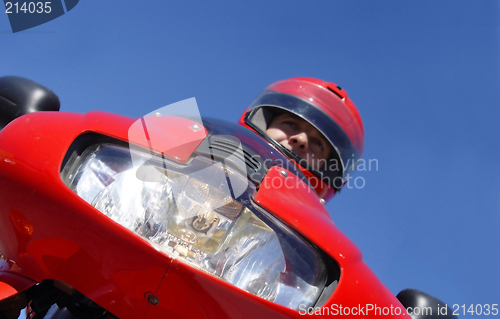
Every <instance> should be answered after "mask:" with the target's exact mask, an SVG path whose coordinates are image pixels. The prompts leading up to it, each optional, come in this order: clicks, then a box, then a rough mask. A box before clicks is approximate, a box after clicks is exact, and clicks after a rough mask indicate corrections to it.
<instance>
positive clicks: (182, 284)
mask: <svg viewBox="0 0 500 319" xmlns="http://www.w3.org/2000/svg"><path fill="white" fill-rule="evenodd" d="M149 120H151V121H152V122H151V123H149V124H151V125H149V124H148V125H146V127H147V132H146V130H143V131H141V127H142V129H143V128H144V126H142V124H141V125H139V126H138V127H135V128H133V129H132V131H131V130H130V128H131V126H132V124H133V123H134V122H135V120H134V119H131V118H128V117H124V116H119V115H114V114H110V113H105V112H90V113H88V114H84V115H82V114H71V113H57V112H43V113H33V114H28V115H25V116H22V117H20V118H18V119H16V120H15V121H13V122H11V123H10V124H9V125H8V126H6V127H5V129H3V130H2V131H0V202H1V203H2V205H1V206H0V254H1V255H0V284H1V286H0V293H2V294H3V295H5V296H8V295H10V294H12V293H14V290H17V291H20V290H23V289H25V288H27V287H29V286H30V285H32V284H33V283H34V282H42V281H43V280H47V279H53V280H57V281H60V282H63V283H66V284H68V285H69V286H71V287H73V288H75V289H76V290H78V291H79V292H81V293H83V294H84V295H85V296H87V297H88V298H90V299H91V300H93V301H94V302H96V303H97V304H98V305H100V306H101V307H103V308H105V309H106V310H108V311H110V312H111V313H113V314H114V315H116V316H118V317H119V318H124V319H127V318H130V319H135V318H158V317H174V318H228V319H229V318H256V317H258V318H303V316H304V314H305V313H304V312H298V311H295V310H291V309H289V308H286V307H283V306H280V305H278V304H275V303H272V302H270V301H267V300H264V299H261V298H259V297H256V296H255V295H253V294H250V293H247V292H245V291H243V290H241V289H239V288H237V287H235V286H233V285H231V284H229V283H227V282H225V281H223V280H220V279H218V278H215V277H214V276H212V275H210V274H208V273H206V272H204V271H201V270H199V269H196V268H194V267H192V266H191V265H189V264H187V263H185V262H182V261H181V260H180V259H174V258H173V257H169V256H168V255H167V254H165V253H163V252H161V251H159V250H157V249H155V248H154V247H153V246H152V245H151V244H149V243H148V242H146V241H145V240H143V239H141V238H140V237H139V236H138V235H136V234H135V233H133V232H131V231H129V230H127V229H126V228H124V227H122V226H121V225H119V224H118V223H116V222H114V221H113V220H111V219H110V218H108V217H107V216H105V215H104V214H103V213H101V212H99V211H98V210H96V209H95V208H94V207H92V206H91V205H89V204H88V203H87V202H85V201H84V200H83V199H81V198H80V197H79V196H78V195H77V194H75V193H74V192H73V191H71V190H70V189H69V188H68V187H67V186H66V185H65V184H64V183H63V181H62V180H61V176H60V171H61V165H62V162H63V159H64V156H65V155H66V152H67V150H68V148H69V147H70V145H71V144H72V143H73V142H74V140H75V139H76V138H77V137H78V136H80V135H81V134H83V133H88V132H95V133H99V134H102V135H107V136H110V137H114V138H116V139H118V140H122V141H125V142H126V141H128V138H129V136H132V140H133V141H134V142H135V143H137V144H139V145H141V146H143V147H145V148H146V150H147V149H152V150H155V151H157V152H160V153H163V154H164V155H165V156H166V157H169V158H171V159H174V160H177V161H181V160H184V159H187V157H189V154H191V153H193V151H194V150H195V149H196V148H197V147H198V145H199V143H201V142H202V141H203V138H204V136H205V135H206V131H205V130H204V129H193V125H194V124H195V123H194V122H190V121H189V120H182V119H173V118H168V117H160V118H158V119H149ZM135 123H137V122H135ZM163 124H165V125H163ZM130 132H132V135H129V134H130ZM171 137H172V138H171ZM160 139H162V141H160ZM182 142H189V143H187V145H186V146H184V147H180V148H179V146H180V145H181V144H182ZM282 171H283V172H282ZM254 200H255V202H256V203H257V204H258V205H260V206H261V207H262V208H264V209H266V210H267V211H268V212H269V213H271V214H272V215H274V216H275V217H277V218H278V219H280V220H281V221H282V222H284V223H285V224H287V225H288V226H290V227H292V228H293V229H295V230H296V231H297V232H298V233H299V234H301V235H302V236H303V237H305V238H307V240H308V241H310V242H311V243H312V244H313V245H315V246H316V247H318V248H319V249H321V250H323V251H324V252H325V253H326V254H327V255H329V256H330V257H332V258H333V259H335V260H336V262H337V263H338V265H339V267H340V270H341V275H340V281H339V284H338V286H337V288H336V289H335V290H334V292H333V294H332V295H331V296H328V298H327V299H328V300H327V302H326V304H325V305H324V306H323V308H324V309H327V308H328V309H332V311H333V308H332V307H334V306H335V305H337V306H342V307H344V308H345V307H351V308H352V309H354V307H359V305H361V306H363V305H365V304H366V305H367V304H374V305H376V306H378V307H390V306H393V307H399V306H401V305H400V303H399V301H398V300H397V299H396V298H395V297H394V296H393V295H392V294H391V293H390V292H389V291H388V290H387V288H385V287H384V285H383V284H382V283H380V281H379V280H378V279H377V278H376V276H375V275H374V274H373V273H372V272H371V270H370V269H369V268H368V267H367V266H366V264H365V263H364V262H363V260H362V256H361V253H360V251H359V250H358V248H357V247H356V246H355V245H354V244H353V243H352V242H351V241H350V240H349V239H348V238H347V237H346V236H345V235H344V234H342V233H341V232H340V231H339V230H338V229H337V228H336V226H335V225H334V224H333V222H332V220H331V218H330V216H329V214H328V212H327V210H326V208H325V207H324V206H323V205H322V204H321V203H320V200H319V197H318V196H317V195H316V194H315V193H314V192H313V191H312V190H311V189H310V188H309V187H308V186H307V185H306V184H305V183H304V182H302V181H301V180H300V179H299V178H298V177H296V176H295V175H294V174H293V173H291V172H288V171H286V170H283V169H282V168H277V167H273V168H271V169H270V170H269V172H268V173H267V175H266V176H265V178H264V180H263V181H262V184H261V186H260V188H259V189H258V190H257V192H256V193H255V195H254ZM4 278H10V280H11V281H7V280H6V279H4ZM12 278H14V279H12ZM22 278H24V279H25V280H24V281H23V280H22ZM7 285H9V286H7ZM16 285H17V286H16ZM9 287H10V288H9ZM150 297H154V298H153V299H149V298H150ZM148 299H149V300H148ZM151 300H155V302H151ZM325 311H326V310H325ZM364 312H366V309H365V310H364ZM322 314H323V315H325V316H328V315H327V314H326V313H324V312H323V313H322ZM330 314H331V313H330ZM362 317H365V318H367V317H368V318H370V317H374V316H373V315H372V313H368V314H367V315H365V316H362ZM389 317H391V316H389ZM399 317H401V316H399Z"/></svg>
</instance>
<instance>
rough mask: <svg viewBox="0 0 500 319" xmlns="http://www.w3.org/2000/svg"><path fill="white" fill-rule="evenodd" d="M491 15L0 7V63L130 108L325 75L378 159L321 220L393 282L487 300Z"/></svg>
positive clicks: (449, 10)
mask: <svg viewBox="0 0 500 319" xmlns="http://www.w3.org/2000/svg"><path fill="white" fill-rule="evenodd" d="M499 18H500V2H499V1H472V0H471V1H452V0H442V1H431V0H423V1H400V0H383V1H368V0H364V1H359V0H350V1H340V0H290V1H286V2H285V1H273V0H271V1H252V2H248V3H246V4H245V3H242V2H234V1H218V2H206V1H162V2H159V1H143V2H140V3H139V2H137V1H128V0H123V1H99V2H97V1H80V3H79V4H78V5H77V6H76V7H75V8H74V9H73V10H72V11H71V12H68V13H67V14H65V15H63V16H61V17H60V18H57V19H56V20H53V21H51V22H48V23H46V24H44V25H41V26H38V27H36V28H33V29H29V30H26V31H22V32H19V33H16V34H13V33H12V32H11V30H10V25H9V21H8V18H7V15H6V14H0V58H1V60H2V63H1V64H0V75H19V76H24V77H28V78H30V79H33V80H35V81H38V82H40V83H42V84H44V85H45V86H47V87H49V88H51V89H52V90H53V91H54V92H56V93H57V94H58V95H59V97H60V99H61V103H62V107H61V110H64V111H71V112H82V113H83V112H88V111H90V110H104V111H109V112H115V113H119V114H123V115H128V116H132V117H139V116H141V115H143V114H146V113H149V112H150V111H152V110H154V109H156V108H159V107H162V106H164V105H167V104H170V103H174V102H177V101H179V100H183V99H186V98H190V97H196V99H197V102H198V106H199V108H200V111H201V115H202V116H210V117H217V118H222V119H225V120H227V121H231V122H236V121H237V119H238V118H239V116H240V115H241V113H242V112H243V110H244V109H245V108H246V106H248V105H249V104H250V103H251V101H252V100H253V99H254V98H255V97H256V96H257V95H258V93H259V92H260V91H261V90H262V89H263V88H264V87H265V86H266V85H268V84H269V83H271V82H273V81H276V80H280V79H284V78H289V77H295V76H310V77H317V78H321V79H324V80H328V81H333V82H335V83H337V84H339V85H340V86H342V87H343V88H344V89H345V90H346V91H347V92H348V93H349V95H350V97H351V98H352V100H353V101H354V103H355V104H356V105H357V106H358V108H359V110H360V112H361V115H362V117H363V121H364V126H365V135H366V140H365V144H366V148H365V154H364V158H365V159H367V160H369V159H373V160H376V161H377V162H378V169H376V167H375V166H374V165H372V169H371V170H370V171H361V172H358V173H357V175H356V176H357V177H359V178H362V180H361V179H358V185H361V181H363V182H364V187H363V188H360V189H357V188H356V187H353V188H352V189H344V190H343V191H342V192H341V194H340V195H339V196H337V197H336V198H334V199H333V200H332V201H331V202H330V203H329V204H328V205H327V207H328V209H329V211H330V212H331V215H332V217H333V219H334V221H335V223H336V224H337V226H338V227H339V228H340V229H341V230H342V231H344V232H345V233H346V234H347V235H348V236H349V237H350V238H351V239H352V240H353V241H354V242H355V243H356V244H357V245H358V246H359V247H360V249H361V250H362V251H363V254H364V259H365V261H366V262H367V264H368V265H369V266H370V267H371V268H372V269H373V270H374V272H375V273H376V274H377V275H378V276H379V278H380V279H381V280H382V281H383V282H384V283H385V284H386V285H387V287H388V288H389V289H390V290H391V291H392V292H393V293H395V294H397V293H398V292H399V291H400V290H402V289H404V288H407V287H412V288H417V289H421V290H423V291H426V292H428V293H430V294H433V295H435V296H437V297H438V298H440V299H442V300H444V301H445V302H447V303H449V304H460V305H462V304H465V305H467V306H468V305H471V304H474V305H475V304H478V303H480V304H493V303H500V293H498V286H499V285H500V274H499V273H500V272H499V270H500V254H499V249H500V231H499V228H500V186H499V179H500V169H499V168H498V163H499V162H500V148H499V145H500V134H499V133H500V128H499V126H498V124H497V123H498V122H499V121H500V107H499V106H500V94H499V84H500V54H499V53H500V19H499ZM372 163H373V162H372ZM461 317H467V316H461Z"/></svg>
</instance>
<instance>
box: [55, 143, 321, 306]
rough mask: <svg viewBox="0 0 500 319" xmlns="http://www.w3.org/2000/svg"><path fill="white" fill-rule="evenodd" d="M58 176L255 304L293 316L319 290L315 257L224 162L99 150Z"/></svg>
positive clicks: (109, 213)
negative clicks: (288, 311)
mask: <svg viewBox="0 0 500 319" xmlns="http://www.w3.org/2000/svg"><path fill="white" fill-rule="evenodd" d="M132 158H133V160H132ZM61 176H62V179H63V181H64V182H65V183H66V185H67V186H68V187H70V188H71V189H72V190H73V191H74V192H76V193H77V194H78V195H79V196H80V197H81V198H83V199H84V200H85V201H87V202H88V203H90V204H91V205H93V206H94V207H95V208H97V209H98V210H99V211H101V212H102V213H103V214H105V215H106V216H108V217H109V218H111V219H113V220H114V221H115V222H117V223H119V224H120V225H122V226H124V227H126V228H128V229H129V230H131V231H132V232H134V233H135V234H137V235H139V236H141V237H142V238H144V239H145V240H147V241H148V242H149V243H151V245H153V246H154V247H156V248H157V249H159V250H161V251H163V252H164V253H166V254H168V255H169V256H172V257H175V258H178V259H180V260H182V261H183V262H186V263H188V264H190V265H192V266H194V267H197V268H199V269H202V270H204V271H205V272H208V273H210V274H211V275H213V276H215V277H218V278H221V279H223V280H225V281H227V282H229V283H231V284H233V285H235V286H237V287H239V288H241V289H243V290H245V291H247V292H250V293H252V294H254V295H256V296H259V297H261V298H264V299H267V300H269V301H272V302H275V303H277V304H280V305H283V306H286V307H289V308H292V309H296V310H298V309H299V306H301V305H303V306H305V307H310V306H313V305H314V304H315V302H316V301H317V299H318V297H319V295H320V293H321V292H322V290H323V288H324V287H325V284H326V271H325V264H324V262H323V260H322V258H321V257H320V255H319V253H318V252H317V251H316V250H315V249H314V248H313V247H311V246H310V245H309V244H308V243H307V242H305V241H304V240H303V239H302V238H300V237H299V236H297V235H296V234H295V233H293V232H292V231H290V230H289V229H288V228H287V227H286V226H285V225H283V224H282V223H281V222H279V221H278V220H276V219H275V218H274V217H273V216H271V215H270V214H268V213H267V212H265V211H264V210H263V209H261V208H260V207H258V206H256V205H255V204H254V203H253V201H252V200H251V195H252V194H253V192H254V191H255V188H254V186H253V184H251V183H249V182H248V179H247V178H246V176H244V175H242V174H240V173H239V172H238V171H237V170H233V169H231V168H230V167H226V165H224V163H223V162H215V161H211V160H209V159H207V158H205V157H196V158H194V159H193V160H192V161H191V163H190V164H189V165H179V164H177V163H175V162H171V161H168V160H165V159H162V158H160V157H157V156H151V155H150V154H146V153H142V152H139V151H135V150H130V149H128V148H125V147H120V146H116V145H110V144H101V145H94V146H92V147H90V148H88V149H87V150H86V151H85V152H84V153H83V154H82V155H81V156H79V157H78V156H76V155H75V156H72V157H71V158H70V160H69V161H68V163H67V165H66V166H65V168H64V170H63V171H62V173H61ZM240 194H241V195H240Z"/></svg>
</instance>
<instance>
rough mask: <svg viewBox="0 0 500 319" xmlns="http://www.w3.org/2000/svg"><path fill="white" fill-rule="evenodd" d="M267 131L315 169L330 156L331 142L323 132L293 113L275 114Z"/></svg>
mask: <svg viewBox="0 0 500 319" xmlns="http://www.w3.org/2000/svg"><path fill="white" fill-rule="evenodd" d="M266 133H267V135H268V136H269V137H271V138H272V139H274V140H276V141H277V142H279V143H281V144H282V145H283V146H284V147H286V148H287V149H289V150H290V151H292V152H293V153H295V154H297V155H298V156H299V157H300V158H301V159H304V160H305V161H306V162H307V164H308V165H309V166H310V167H312V168H314V169H319V168H321V166H323V165H324V164H325V163H326V160H327V159H328V158H330V144H329V143H328V141H327V140H326V139H325V138H324V137H323V134H321V133H320V132H319V131H318V130H317V129H316V128H315V127H313V126H312V125H311V124H309V123H308V122H306V121H305V120H303V119H301V118H299V117H297V116H295V115H293V114H291V113H283V114H279V115H277V116H275V117H274V119H273V121H272V122H271V125H269V128H268V129H267V130H266Z"/></svg>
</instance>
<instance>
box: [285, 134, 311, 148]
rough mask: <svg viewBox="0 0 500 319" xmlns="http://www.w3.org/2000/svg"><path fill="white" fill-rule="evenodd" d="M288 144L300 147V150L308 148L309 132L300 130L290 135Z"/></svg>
mask: <svg viewBox="0 0 500 319" xmlns="http://www.w3.org/2000/svg"><path fill="white" fill-rule="evenodd" d="M288 144H290V145H292V146H295V147H298V148H299V149H300V150H303V151H304V150H306V149H307V146H308V145H307V134H306V133H304V132H300V133H297V134H294V135H292V136H290V138H289V139H288Z"/></svg>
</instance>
